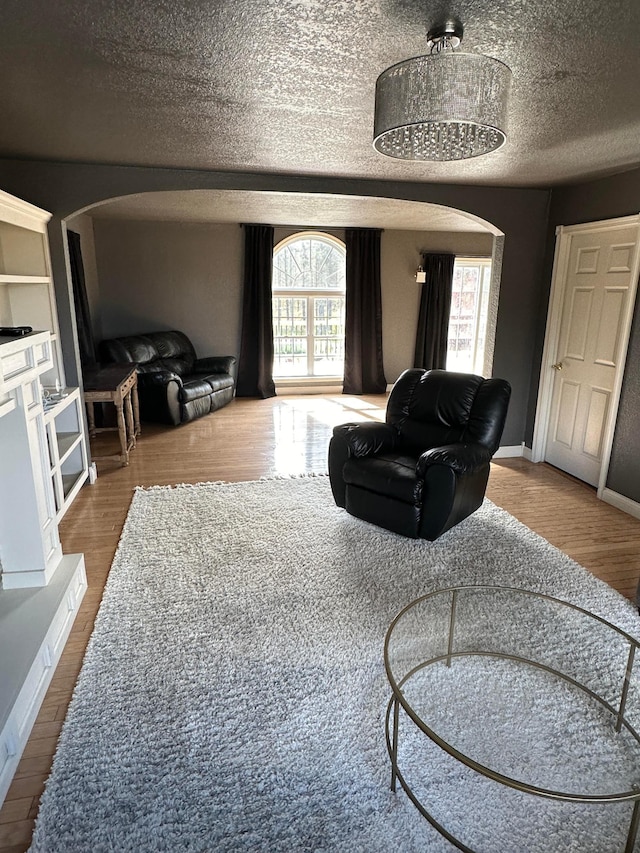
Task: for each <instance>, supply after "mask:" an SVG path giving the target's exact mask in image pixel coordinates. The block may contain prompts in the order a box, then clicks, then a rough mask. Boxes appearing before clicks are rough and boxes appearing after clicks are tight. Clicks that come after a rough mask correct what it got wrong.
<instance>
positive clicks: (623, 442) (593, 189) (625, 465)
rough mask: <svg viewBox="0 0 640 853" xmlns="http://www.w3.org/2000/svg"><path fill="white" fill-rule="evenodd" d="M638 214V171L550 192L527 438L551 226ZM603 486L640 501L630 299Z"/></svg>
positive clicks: (636, 332) (639, 405) (639, 324)
mask: <svg viewBox="0 0 640 853" xmlns="http://www.w3.org/2000/svg"><path fill="white" fill-rule="evenodd" d="M639 211H640V169H634V170H633V171H629V172H625V173H623V174H621V175H615V176H613V177H610V178H604V179H601V180H598V181H590V182H588V183H584V184H579V185H576V186H572V187H563V188H558V189H554V190H553V194H552V202H551V209H550V216H549V230H548V235H547V249H546V259H545V274H544V281H545V288H544V291H543V293H542V294H541V295H542V297H543V298H542V300H541V305H540V312H539V318H538V336H537V345H536V356H537V369H536V371H535V373H534V381H533V382H532V400H530V405H529V415H528V424H527V435H528V436H531V435H532V433H533V418H534V417H535V406H534V404H533V399H534V394H535V393H536V392H537V388H538V382H539V376H540V359H541V353H542V345H543V342H544V324H545V320H546V311H547V304H548V300H549V292H550V289H551V273H552V268H553V250H554V245H555V234H554V231H555V228H556V226H558V225H576V224H579V223H583V222H597V221H599V220H602V219H614V218H616V217H618V216H629V215H631V214H635V213H638V212H639ZM607 486H608V488H610V489H613V491H615V492H618V493H619V494H621V495H624V496H625V497H628V498H630V499H631V500H633V501H637V502H640V299H637V300H636V307H635V314H634V320H633V327H632V330H631V340H630V344H629V352H628V355H627V363H626V369H625V374H624V381H623V387H622V395H621V398H620V408H619V412H618V423H617V426H616V431H615V435H614V441H613V450H612V455H611V463H610V466H609V476H608V479H607Z"/></svg>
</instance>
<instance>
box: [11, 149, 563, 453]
mask: <svg viewBox="0 0 640 853" xmlns="http://www.w3.org/2000/svg"><path fill="white" fill-rule="evenodd" d="M0 187H1V188H2V189H4V190H5V191H6V192H9V193H13V194H14V195H16V196H19V197H20V198H23V199H25V200H26V201H30V202H31V203H33V204H36V205H38V206H40V207H42V208H44V209H45V210H49V211H51V212H52V213H53V217H52V220H51V223H50V226H49V240H50V246H51V258H52V266H53V273H54V281H55V287H56V298H57V301H58V311H59V314H60V332H61V341H62V345H63V351H64V356H65V371H66V374H67V378H68V381H69V382H71V383H73V382H78V383H80V384H81V382H82V377H81V373H80V370H79V357H78V352H77V344H76V342H75V323H74V321H73V300H72V297H71V292H70V283H69V273H68V267H67V264H66V259H65V252H64V220H65V219H66V218H68V217H69V216H71V215H74V214H77V213H81V212H83V211H84V210H85V209H86V208H88V207H90V206H91V205H93V204H96V203H98V202H100V201H105V200H107V199H110V198H115V197H118V196H123V195H128V194H131V193H141V192H152V191H154V190H175V189H180V190H185V189H236V190H263V191H274V192H298V193H331V194H336V195H354V196H376V197H381V198H398V199H406V200H409V201H418V202H420V201H422V202H429V203H431V204H441V205H444V206H446V207H452V208H456V209H458V210H462V211H465V212H467V213H470V214H472V215H474V216H477V217H480V218H481V219H483V220H484V221H486V222H490V223H492V224H493V225H494V226H495V227H496V228H498V229H499V230H500V231H502V232H503V233H504V235H505V243H504V257H503V267H502V282H501V289H500V302H499V307H498V321H497V330H496V343H495V352H494V374H495V375H497V376H502V377H504V378H505V379H508V380H509V381H510V382H511V385H512V388H513V392H512V396H511V405H510V408H509V415H508V418H507V423H506V426H505V431H504V434H503V444H506V445H518V444H520V443H521V442H522V441H523V439H524V435H525V426H526V418H527V406H528V403H529V398H530V389H531V374H532V369H533V368H535V367H536V364H535V359H534V358H533V356H534V353H535V344H536V331H537V326H536V323H537V317H538V309H539V306H540V290H541V287H542V270H543V258H544V246H545V237H546V224H547V218H548V204H549V198H550V193H549V192H548V191H546V190H535V189H516V188H501V187H483V186H457V185H451V184H428V183H411V182H409V181H368V180H362V179H342V178H325V177H319V176H309V177H303V176H293V175H267V174H244V173H236V172H233V173H232V172H228V173H227V172H206V171H198V170H179V169H154V168H140V167H126V166H106V165H105V166H98V165H78V164H73V163H46V162H34V161H21V160H0ZM538 367H539V364H538ZM536 381H537V380H536Z"/></svg>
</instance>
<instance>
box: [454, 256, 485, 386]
mask: <svg viewBox="0 0 640 853" xmlns="http://www.w3.org/2000/svg"><path fill="white" fill-rule="evenodd" d="M490 281H491V263H490V262H489V261H488V260H485V259H479V260H478V261H457V260H456V262H455V265H454V271H453V285H452V292H451V312H450V315H449V336H448V337H449V341H448V347H447V370H459V371H461V372H464V373H480V372H481V371H482V365H483V361H484V341H485V333H486V324H487V305H488V299H489V286H490Z"/></svg>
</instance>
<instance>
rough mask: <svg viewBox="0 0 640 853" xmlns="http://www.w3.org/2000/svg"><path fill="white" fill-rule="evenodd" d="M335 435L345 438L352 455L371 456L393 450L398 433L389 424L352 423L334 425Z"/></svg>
mask: <svg viewBox="0 0 640 853" xmlns="http://www.w3.org/2000/svg"><path fill="white" fill-rule="evenodd" d="M333 435H334V437H335V438H341V439H343V441H344V442H345V444H346V445H347V447H348V450H349V453H350V455H351V456H371V455H372V454H374V453H383V452H384V451H385V450H393V449H394V447H395V446H396V439H397V435H398V434H397V432H396V430H395V429H394V428H393V427H392V426H389V424H382V423H363V424H360V423H350V424H341V425H340V426H337V427H334V430H333Z"/></svg>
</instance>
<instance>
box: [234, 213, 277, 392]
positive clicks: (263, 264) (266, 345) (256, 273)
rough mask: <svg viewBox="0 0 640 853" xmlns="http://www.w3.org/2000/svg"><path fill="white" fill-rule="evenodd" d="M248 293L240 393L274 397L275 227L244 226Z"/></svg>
mask: <svg viewBox="0 0 640 853" xmlns="http://www.w3.org/2000/svg"><path fill="white" fill-rule="evenodd" d="M243 230H244V296H243V308H242V338H241V341H240V359H239V364H238V379H237V384H236V394H237V396H238V397H262V398H265V397H274V396H275V393H276V386H275V385H274V382H273V319H272V316H273V315H272V310H271V275H272V265H273V228H272V227H271V226H270V225H243Z"/></svg>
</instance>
